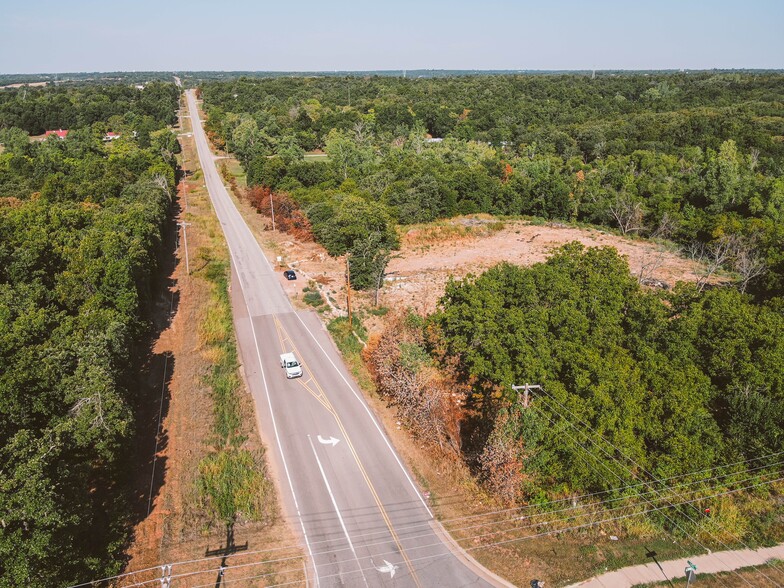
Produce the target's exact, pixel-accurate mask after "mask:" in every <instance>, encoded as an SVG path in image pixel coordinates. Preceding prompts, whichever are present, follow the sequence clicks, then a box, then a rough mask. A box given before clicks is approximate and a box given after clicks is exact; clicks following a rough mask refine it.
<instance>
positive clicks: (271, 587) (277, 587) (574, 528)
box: [125, 477, 784, 588]
mask: <svg viewBox="0 0 784 588" xmlns="http://www.w3.org/2000/svg"><path fill="white" fill-rule="evenodd" d="M781 481H784V477H780V478H776V479H773V480H768V481H766V482H760V483H757V484H751V485H749V486H745V487H743V488H738V489H735V490H728V491H724V492H720V493H716V494H713V495H711V496H709V497H708V498H718V497H720V496H726V495H729V494H733V493H735V492H743V491H745V490H749V489H752V488H756V487H760V486H763V485H767V484H775V483H778V482H781ZM697 500H699V499H695V500H693V501H686V502H683V503H677V504H668V505H665V506H658V507H654V508H650V509H647V510H644V511H642V512H638V513H633V514H625V515H622V516H618V517H612V518H609V519H602V520H598V521H594V522H591V523H585V524H581V525H575V526H572V527H568V528H565V529H553V530H547V531H542V532H539V533H536V534H534V535H528V536H525V537H516V538H512V539H505V540H502V541H495V542H492V543H487V544H484V545H478V546H473V547H464V549H465V550H466V551H476V550H480V549H488V548H490V547H497V546H499V545H507V544H510V543H515V542H520V541H525V540H530V539H535V538H539V537H545V536H548V535H552V534H555V533H565V532H570V531H578V530H580V529H584V528H587V527H591V526H595V525H599V524H603V523H610V522H615V521H619V520H624V519H628V518H631V517H635V516H642V515H645V514H649V513H651V512H655V511H660V510H664V509H668V508H674V507H677V506H682V505H683V504H687V503H690V502H696V501H697ZM481 537H482V535H477V536H472V537H466V538H464V539H461V540H460V541H464V540H468V539H476V538H481ZM433 546H443V544H442V543H438V544H431V545H424V546H418V547H417V548H418V549H424V548H427V547H433ZM346 549H348V548H346ZM395 553H397V552H395V551H390V552H386V553H382V554H377V555H376V557H383V556H385V555H394V554H395ZM317 555H318V554H317ZM441 557H454V554H453V553H452V552H451V551H449V552H448V553H443V554H436V555H428V556H422V557H417V558H412V559H411V561H412V562H420V561H426V560H431V561H432V560H434V559H437V558H441ZM351 561H353V558H351V559H347V560H339V561H336V562H330V563H329V564H326V565H338V564H341V563H349V562H351ZM262 563H264V562H260V564H262ZM373 569H374V568H373V567H368V568H362V571H368V572H370V571H373ZM215 571H216V570H206V571H204V572H200V573H213V572H215ZM729 571H731V572H734V573H736V574H737V572H736V571H735V570H729ZM758 571H759V570H758ZM359 572H360V570H353V571H348V572H347V571H343V572H341V573H340V574H328V575H324V576H320V578H333V577H338V576H345V575H347V574H350V573H359ZM264 575H267V574H264ZM264 575H260V576H246V577H243V578H237V579H235V581H240V580H251V579H254V578H256V577H263V576H264ZM744 580H745V579H744ZM297 583H298V582H284V583H279V584H269V585H267V588H281V587H283V586H291V585H294V584H297ZM141 585H143V584H131V585H128V586H126V587H125V588H134V587H136V586H141Z"/></svg>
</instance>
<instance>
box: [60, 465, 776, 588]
mask: <svg viewBox="0 0 784 588" xmlns="http://www.w3.org/2000/svg"><path fill="white" fill-rule="evenodd" d="M781 455H784V451H782V452H777V453H771V454H767V455H764V456H760V457H755V458H750V459H746V460H741V461H736V462H731V463H727V464H723V465H719V466H714V467H711V468H704V469H702V470H696V471H693V472H687V473H683V474H679V475H677V476H671V477H669V478H662V481H671V480H676V479H683V478H686V477H689V476H695V475H699V474H704V473H707V472H713V471H716V470H719V469H726V468H730V467H735V466H739V465H743V464H747V463H751V462H756V461H760V460H763V459H767V458H771V457H779V456H781ZM781 464H784V461H778V462H775V463H768V464H764V465H760V466H757V467H755V468H751V469H747V470H745V471H743V472H731V473H725V474H721V475H716V476H711V477H709V478H703V479H700V480H695V481H693V482H683V483H681V484H679V485H678V486H677V487H680V488H684V487H688V486H692V485H694V484H698V483H707V482H711V481H714V480H720V479H723V478H728V477H730V476H733V475H738V474H741V473H743V474H748V473H750V472H754V471H759V470H763V469H766V468H771V467H775V466H778V465H781ZM750 479H753V478H750ZM745 481H747V480H741V481H740V482H745ZM645 485H646V484H645V483H638V484H633V485H627V486H621V487H618V488H613V489H610V490H602V491H598V492H593V493H590V494H584V495H580V496H576V497H570V498H562V499H557V500H551V501H547V502H542V503H537V504H532V505H524V506H520V507H515V508H508V509H498V510H493V511H487V512H483V513H477V514H473V515H466V516H462V517H453V518H449V519H443V520H441V521H440V522H441V524H442V525H444V528H445V529H446V530H447V531H449V532H450V533H451V532H455V531H461V530H467V529H469V528H478V527H482V526H491V525H498V524H502V523H505V522H509V521H510V520H513V519H503V520H500V521H491V522H487V523H480V524H476V525H472V526H466V527H451V528H450V527H448V526H446V525H448V524H449V523H455V522H459V521H470V520H475V519H478V518H481V517H487V516H492V515H500V514H507V515H512V513H521V512H524V511H528V510H532V509H535V508H542V507H545V506H550V505H557V504H562V503H564V502H571V501H576V500H584V499H586V498H592V497H595V496H600V495H604V494H608V493H610V492H617V491H620V490H627V489H634V488H639V487H640V486H645ZM653 492H656V490H650V491H649V492H647V493H646V494H650V493H653ZM631 498H634V497H631V496H616V497H613V498H609V499H606V500H600V501H597V502H591V503H588V504H584V505H580V506H571V507H569V508H565V509H559V510H555V511H545V512H537V513H533V514H531V515H528V517H529V518H530V517H540V516H549V515H553V514H556V513H562V512H568V511H570V510H576V509H581V508H588V507H592V508H596V507H600V506H601V505H604V504H609V503H614V502H618V501H622V500H630V499H631ZM518 520H519V519H518ZM429 527H430V521H426V522H422V523H413V524H410V525H404V526H402V527H396V528H397V529H398V530H399V531H409V530H414V529H419V528H429ZM384 533H386V531H383V530H382V531H372V532H369V533H362V534H360V535H354V537H356V538H367V537H371V536H373V535H380V534H384ZM422 536H424V535H422ZM422 536H413V537H405V539H413V538H418V537H422ZM332 541H334V539H324V540H320V541H314V542H313V545H314V546H316V545H319V544H321V543H329V542H332ZM300 548H301V546H300V545H298V544H295V545H288V546H281V547H274V548H268V549H260V550H254V551H246V552H243V553H241V554H232V555H231V556H229V557H248V556H250V555H258V554H261V553H272V552H280V551H287V550H293V549H300ZM342 550H343V549H338V550H334V551H335V552H337V551H342ZM326 553H330V551H322V552H318V553H317V554H326ZM303 557H304V555H297V556H291V557H287V558H278V559H274V560H266V561H270V562H282V561H287V560H292V561H293V560H296V559H301V558H303ZM221 558H222V556H214V557H202V558H196V559H191V560H183V561H178V562H173V563H172V564H171V565H176V566H185V565H189V564H194V563H201V562H206V561H212V560H217V559H221ZM159 568H160V566H154V567H150V568H144V569H139V570H134V571H131V572H126V573H123V574H119V575H116V576H110V577H107V578H101V579H98V580H92V581H90V582H84V583H82V584H76V585H73V586H70V587H69V588H83V587H85V586H89V585H90V584H95V583H100V582H106V581H110V580H117V579H121V578H124V577H127V576H132V575H137V574H143V573H145V572H150V571H157V570H158V569H159Z"/></svg>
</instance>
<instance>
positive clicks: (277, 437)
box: [189, 104, 320, 587]
mask: <svg viewBox="0 0 784 588" xmlns="http://www.w3.org/2000/svg"><path fill="white" fill-rule="evenodd" d="M189 108H190V104H189ZM196 116H198V112H196ZM202 132H203V131H202ZM197 152H199V149H198V143H197ZM199 159H200V160H201V153H200V152H199ZM213 165H214V164H213ZM203 169H204V165H202V170H203ZM210 200H212V195H210ZM213 204H214V202H213ZM226 243H227V245H228V238H227V239H226ZM228 250H229V255H230V256H231V263H232V264H233V266H234V267H235V268H236V267H237V262H236V260H235V259H234V252H233V251H232V250H231V247H228ZM237 282H238V283H239V284H240V290H241V291H242V283H241V282H240V280H239V276H237ZM241 293H242V300H243V301H244V302H245V310H246V311H247V313H248V320H249V321H250V328H251V332H252V333H253V342H254V344H255V345H256V357H257V358H258V360H259V369H260V370H261V380H262V382H264V394H265V395H266V397H267V404H268V406H269V411H270V417H271V418H272V429H273V430H274V431H275V441H276V443H277V445H278V452H279V453H280V459H281V461H282V462H283V469H284V471H285V472H286V479H287V480H288V482H289V489H290V490H291V497H292V498H293V500H294V509H295V510H296V511H297V517H298V518H299V524H300V527H301V528H302V536H303V538H304V539H305V545H306V546H307V548H308V554H309V555H310V561H311V562H312V563H313V573H314V574H315V577H316V586H317V587H318V586H320V583H319V575H318V569H317V568H316V559H315V557H313V550H312V549H311V547H310V541H309V540H308V533H307V531H306V530H305V523H304V521H303V520H302V514H301V513H300V510H299V502H298V501H297V494H296V492H294V483H293V482H292V480H291V475H290V474H289V468H288V465H287V464H286V456H285V455H284V454H283V447H282V446H281V444H280V435H278V425H277V423H276V422H275V412H274V411H273V410H272V401H271V400H270V395H269V388H268V387H267V377H266V375H265V373H264V364H262V362H261V351H260V350H259V339H258V337H257V336H256V326H255V325H254V324H253V316H251V313H250V308H248V302H247V300H246V298H245V292H244V291H242V292H241Z"/></svg>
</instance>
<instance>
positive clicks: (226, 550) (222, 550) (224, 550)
mask: <svg viewBox="0 0 784 588" xmlns="http://www.w3.org/2000/svg"><path fill="white" fill-rule="evenodd" d="M247 550H248V542H247V541H246V542H245V543H244V545H236V544H235V543H234V521H232V522H230V523H226V547H219V548H218V549H208V550H207V551H205V552H204V556H205V557H215V556H216V555H222V556H223V558H222V559H221V564H220V570H218V577H217V578H215V588H220V587H221V584H223V574H224V573H225V572H226V568H227V567H228V559H229V556H230V555H232V554H234V553H239V552H240V551H247Z"/></svg>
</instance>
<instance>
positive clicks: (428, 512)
mask: <svg viewBox="0 0 784 588" xmlns="http://www.w3.org/2000/svg"><path fill="white" fill-rule="evenodd" d="M294 316H296V317H297V319H298V320H299V322H301V323H302V326H303V327H305V330H306V331H307V332H308V334H309V335H310V337H311V338H312V339H313V341H315V342H316V345H318V346H319V349H321V351H322V353H324V357H326V358H327V361H329V363H330V364H332V367H333V368H335V371H336V372H337V373H338V375H339V376H340V377H341V378H342V379H343V381H344V382H345V383H346V386H348V387H349V390H351V393H352V394H353V395H354V398H356V399H357V400H358V401H359V403H360V404H361V405H362V406H363V407H364V409H365V412H367V414H368V417H370V420H371V421H372V423H373V424H374V425H375V426H376V430H377V431H378V434H379V435H381V438H382V439H383V440H384V443H386V445H387V448H389V451H390V453H391V454H392V457H394V458H395V461H396V462H397V465H399V466H400V470H401V471H402V472H403V475H404V476H405V477H406V479H407V480H408V483H409V484H411V487H412V488H413V489H414V492H415V493H416V495H417V496H418V497H419V500H420V501H421V502H422V506H424V507H425V510H426V511H427V514H429V515H430V518H431V519H432V518H435V517H433V513H432V512H431V510H430V508H429V507H428V506H427V503H426V502H425V499H424V497H423V496H422V494H420V492H419V489H418V488H417V487H416V485H415V484H414V480H412V479H411V476H409V475H408V472H407V471H406V468H405V467H403V463H402V462H401V461H400V458H399V457H398V456H397V453H395V450H394V449H393V448H392V445H391V444H390V442H389V439H387V436H386V435H385V434H384V431H382V430H381V426H380V425H379V424H378V422H377V421H376V418H375V417H374V416H373V413H372V412H371V411H370V407H368V405H367V404H365V402H364V401H363V400H362V398H360V396H359V395H358V394H357V392H356V390H354V387H353V386H352V385H351V384H350V383H349V381H348V380H347V379H346V377H345V376H344V375H343V373H342V372H341V371H340V370H339V369H338V366H336V365H335V362H333V361H332V358H331V357H330V356H329V354H327V351H326V349H324V347H322V346H321V343H319V341H318V339H316V336H315V335H314V334H313V332H312V331H311V330H310V329H309V328H308V325H306V324H305V321H303V320H302V317H300V316H299V313H298V312H296V311H295V312H294Z"/></svg>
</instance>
